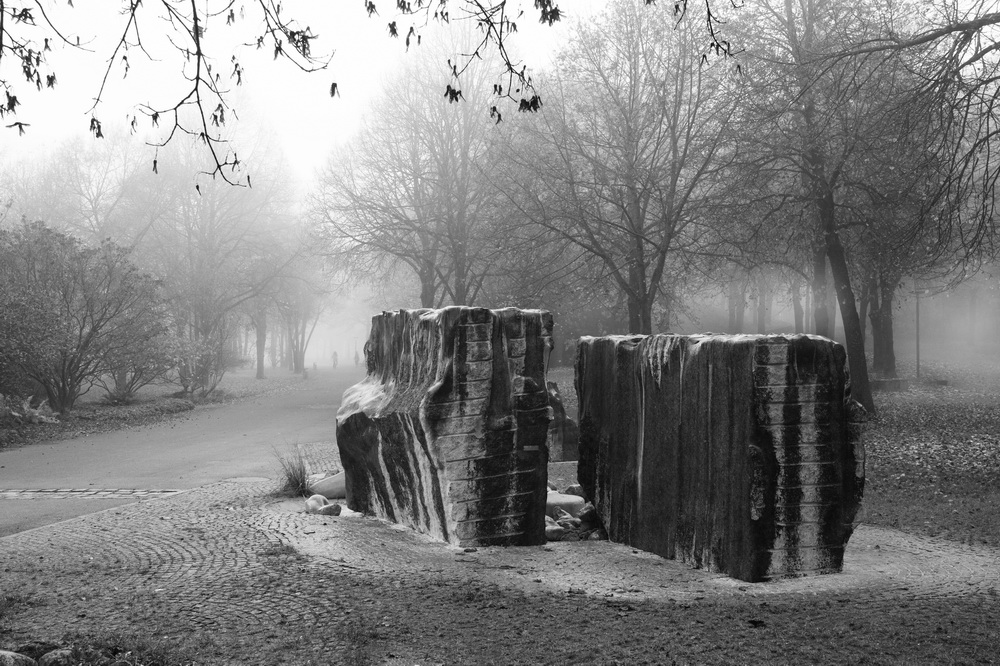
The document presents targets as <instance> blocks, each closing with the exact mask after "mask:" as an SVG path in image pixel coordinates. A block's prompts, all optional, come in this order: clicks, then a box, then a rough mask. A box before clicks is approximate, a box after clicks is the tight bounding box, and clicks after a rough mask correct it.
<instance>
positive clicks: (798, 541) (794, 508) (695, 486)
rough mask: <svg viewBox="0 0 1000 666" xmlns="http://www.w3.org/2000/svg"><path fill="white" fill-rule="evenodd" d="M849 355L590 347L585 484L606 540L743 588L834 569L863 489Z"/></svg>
mask: <svg viewBox="0 0 1000 666" xmlns="http://www.w3.org/2000/svg"><path fill="white" fill-rule="evenodd" d="M845 359H846V355H845V352H844V348H843V347H842V346H841V345H839V344H837V343H836V342H833V341H831V340H827V339H825V338H821V337H816V336H805V335H797V336H792V337H782V336H751V335H737V336H728V335H693V336H675V335H655V336H610V337H603V338H583V339H581V341H580V345H579V351H578V356H577V361H576V386H577V392H578V394H579V398H580V463H579V470H578V475H579V480H580V483H581V484H582V486H583V489H584V491H585V493H586V495H587V496H588V497H590V498H591V499H592V500H593V502H594V505H595V506H596V508H597V511H598V514H599V515H600V517H601V519H602V521H603V523H604V526H605V528H606V529H607V532H608V535H609V538H610V539H611V540H612V541H618V542H623V543H627V544H630V545H632V546H634V547H637V548H641V549H643V550H647V551H651V552H653V553H657V554H659V555H661V556H663V557H668V558H677V559H680V560H682V561H686V562H689V563H691V564H692V565H694V566H696V567H701V568H705V569H709V570H711V571H718V572H723V573H726V574H728V575H730V576H732V577H735V578H739V579H742V580H745V581H751V582H755V581H762V580H768V579H772V578H777V577H783V576H795V575H804V574H809V573H827V572H835V571H839V570H840V569H841V567H842V563H843V555H844V547H845V545H846V544H847V540H848V539H849V537H850V535H851V532H852V530H853V520H854V517H855V514H856V512H857V510H858V508H859V506H860V500H861V494H862V491H863V487H864V458H865V455H864V447H863V444H862V440H861V437H860V423H859V421H861V420H863V413H864V410H863V409H862V408H861V407H860V405H857V403H855V402H854V401H852V400H851V399H850V388H849V381H848V375H847V369H846V366H845Z"/></svg>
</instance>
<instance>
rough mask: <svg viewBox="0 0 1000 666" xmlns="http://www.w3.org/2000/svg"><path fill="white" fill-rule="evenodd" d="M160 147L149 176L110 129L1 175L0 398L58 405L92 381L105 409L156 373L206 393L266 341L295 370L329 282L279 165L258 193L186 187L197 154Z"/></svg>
mask: <svg viewBox="0 0 1000 666" xmlns="http://www.w3.org/2000/svg"><path fill="white" fill-rule="evenodd" d="M185 148H186V149H185ZM170 150H171V151H172V154H171V155H170V157H171V160H170V164H169V165H165V166H164V167H162V168H161V169H160V170H159V173H157V174H153V173H152V172H150V171H148V170H147V169H146V168H145V167H146V164H145V160H143V159H140V158H139V156H138V155H137V154H136V150H135V148H134V147H133V146H132V145H131V144H130V143H129V142H128V141H127V140H124V139H116V138H113V137H112V138H107V139H106V140H105V141H104V142H101V143H99V144H92V145H83V144H81V143H79V142H70V143H68V144H66V145H64V146H62V147H61V148H59V149H58V150H57V151H56V153H55V154H54V155H52V156H50V157H49V158H48V159H45V160H40V161H25V162H22V163H20V164H19V165H17V166H12V167H11V168H9V169H8V170H7V171H6V173H4V178H3V185H2V186H0V202H2V204H3V208H2V209H0V211H2V212H0V393H2V394H6V395H7V396H19V397H20V398H26V397H29V396H34V397H35V399H36V401H40V400H41V399H43V398H44V399H46V400H47V401H48V405H49V406H50V407H51V408H52V409H54V410H56V411H60V412H66V411H68V410H70V409H72V408H73V406H74V404H75V403H76V400H77V399H78V398H79V397H80V396H81V395H83V394H85V393H86V392H87V391H88V390H90V389H91V388H92V387H95V386H96V387H97V388H98V389H99V390H102V391H103V393H104V395H105V399H106V400H107V401H109V402H112V403H124V402H129V401H131V400H134V399H135V397H136V393H137V391H138V390H139V389H140V388H142V387H143V386H146V385H148V384H150V383H152V382H161V381H166V382H170V383H173V384H175V385H176V387H177V388H178V393H179V394H180V395H184V396H191V397H196V396H200V397H204V396H206V395H208V394H210V393H211V392H212V391H214V390H215V389H216V387H217V386H218V384H219V381H220V380H221V379H222V377H223V375H224V374H225V373H226V371H227V370H229V369H231V368H233V367H235V366H237V365H241V364H244V363H247V362H256V365H257V375H258V377H263V376H264V371H265V350H266V346H267V345H268V343H270V346H271V348H272V350H273V352H274V353H273V354H272V358H273V359H274V363H273V365H276V364H277V363H279V362H280V363H281V364H282V365H283V366H286V367H288V368H289V369H291V370H294V371H297V372H302V371H303V369H304V363H305V348H306V346H307V345H308V342H309V339H310V337H311V335H312V331H313V330H314V328H315V326H316V322H317V321H318V319H319V317H320V315H321V314H322V312H323V308H324V306H325V302H326V300H327V296H328V292H329V288H328V286H327V280H326V277H325V274H324V267H323V262H322V260H321V259H318V258H317V257H315V256H313V255H312V254H311V252H310V251H309V249H308V236H307V234H306V233H305V231H304V230H303V229H302V227H301V225H300V224H299V222H298V220H297V219H296V217H295V211H294V206H293V198H292V194H291V189H290V186H289V184H288V183H287V182H284V180H283V178H282V176H281V168H280V167H281V164H280V159H278V158H276V157H274V156H273V155H272V156H271V160H269V161H272V162H273V163H274V164H275V168H274V169H273V170H271V171H266V172H262V173H260V174H259V175H258V182H257V185H256V186H255V187H254V188H252V189H250V188H234V187H232V186H230V185H227V184H226V183H224V182H221V181H220V182H204V183H200V184H199V185H198V188H197V189H195V188H194V187H192V181H191V179H190V176H191V173H192V172H193V171H194V170H196V169H197V166H198V165H197V161H198V160H199V159H200V158H201V155H200V153H199V152H198V150H197V148H196V147H194V146H190V147H182V146H181V145H180V144H177V145H176V146H172V147H171V149H170ZM251 339H252V340H253V342H252V343H249V340H251ZM254 346H256V348H257V349H256V353H254V351H252V348H253V347H254Z"/></svg>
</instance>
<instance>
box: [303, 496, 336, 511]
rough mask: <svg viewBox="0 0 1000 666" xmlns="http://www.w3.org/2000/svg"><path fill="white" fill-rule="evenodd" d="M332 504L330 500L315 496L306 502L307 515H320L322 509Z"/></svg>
mask: <svg viewBox="0 0 1000 666" xmlns="http://www.w3.org/2000/svg"><path fill="white" fill-rule="evenodd" d="M329 503H330V500H328V499H327V498H325V497H323V496H322V495H313V496H312V497H310V498H309V499H307V500H306V513H319V512H320V509H322V508H323V507H325V506H326V505H327V504H329Z"/></svg>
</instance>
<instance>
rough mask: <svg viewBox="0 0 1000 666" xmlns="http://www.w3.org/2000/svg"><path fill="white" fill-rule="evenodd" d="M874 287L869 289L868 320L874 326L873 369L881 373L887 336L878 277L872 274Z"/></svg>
mask: <svg viewBox="0 0 1000 666" xmlns="http://www.w3.org/2000/svg"><path fill="white" fill-rule="evenodd" d="M872 283H873V284H872V287H871V289H870V290H869V299H870V301H871V303H870V306H869V307H870V310H869V312H868V321H869V322H870V323H871V326H872V371H873V372H875V373H879V374H881V372H882V357H883V355H884V354H883V351H882V345H883V340H885V336H883V335H882V308H881V306H880V305H879V304H880V303H881V302H882V301H881V299H880V298H879V295H878V278H877V277H875V276H872Z"/></svg>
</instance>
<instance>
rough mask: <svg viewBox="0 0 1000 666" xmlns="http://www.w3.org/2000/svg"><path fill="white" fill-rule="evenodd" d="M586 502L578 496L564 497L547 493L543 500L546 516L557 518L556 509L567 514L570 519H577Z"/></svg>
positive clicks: (559, 494) (560, 494)
mask: <svg viewBox="0 0 1000 666" xmlns="http://www.w3.org/2000/svg"><path fill="white" fill-rule="evenodd" d="M585 504H586V501H585V500H584V499H583V498H582V497H580V496H578V495H564V494H562V493H549V494H548V495H547V496H546V498H545V513H546V515H549V516H552V517H553V518H557V516H558V514H557V512H556V510H557V509H561V510H562V511H565V512H566V513H568V514H569V515H570V516H571V517H574V518H575V517H578V515H579V513H580V511H581V509H583V507H584V505H585Z"/></svg>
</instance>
